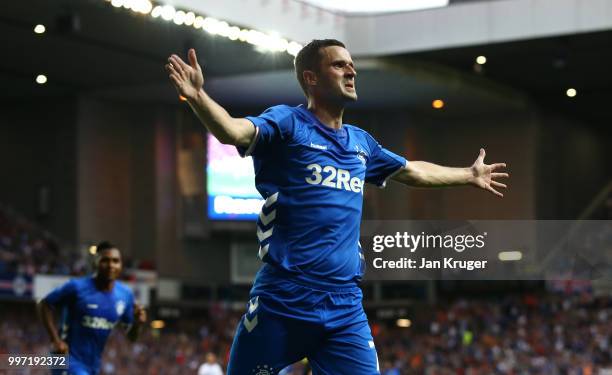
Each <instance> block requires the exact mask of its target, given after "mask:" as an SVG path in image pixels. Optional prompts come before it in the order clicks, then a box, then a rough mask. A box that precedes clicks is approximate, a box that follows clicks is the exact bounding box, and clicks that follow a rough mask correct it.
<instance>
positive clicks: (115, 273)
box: [98, 249, 122, 281]
mask: <svg viewBox="0 0 612 375" xmlns="http://www.w3.org/2000/svg"><path fill="white" fill-rule="evenodd" d="M121 267H122V264H121V254H120V253H119V250H117V249H109V250H105V251H104V252H102V254H101V255H100V260H99V261H98V275H99V276H101V277H102V278H103V279H105V280H110V281H112V280H116V279H117V278H118V277H119V275H120V274H121Z"/></svg>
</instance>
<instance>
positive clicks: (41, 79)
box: [36, 74, 47, 85]
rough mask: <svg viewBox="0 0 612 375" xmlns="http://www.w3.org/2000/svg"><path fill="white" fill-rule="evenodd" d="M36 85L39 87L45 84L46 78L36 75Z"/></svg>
mask: <svg viewBox="0 0 612 375" xmlns="http://www.w3.org/2000/svg"><path fill="white" fill-rule="evenodd" d="M36 83H38V84H39V85H44V84H45V83H47V76H46V75H44V74H39V75H37V76H36Z"/></svg>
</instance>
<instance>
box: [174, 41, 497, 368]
mask: <svg viewBox="0 0 612 375" xmlns="http://www.w3.org/2000/svg"><path fill="white" fill-rule="evenodd" d="M166 70H167V72H168V74H169V78H170V80H171V82H172V83H173V84H174V86H175V88H176V89H177V91H178V93H179V94H180V95H182V96H184V97H185V98H187V102H188V103H189V105H190V106H191V108H192V109H193V111H194V112H195V114H196V115H197V116H198V117H199V119H200V120H201V122H202V123H203V124H204V125H205V126H206V127H207V128H208V130H209V131H210V132H211V133H212V134H213V135H214V136H215V137H217V138H218V139H219V141H221V142H222V143H225V144H231V145H235V146H236V147H237V148H238V151H239V152H240V154H241V155H252V156H253V163H254V168H255V185H256V187H257V190H258V191H259V192H260V193H261V195H262V196H263V197H264V198H265V204H264V205H263V207H262V211H261V214H260V215H259V220H258V221H257V237H258V239H259V241H260V247H259V253H258V255H259V258H261V260H262V261H263V262H264V264H263V266H262V268H261V269H260V270H259V272H258V274H257V277H256V279H255V282H254V285H253V288H252V289H251V295H250V298H251V299H250V301H249V302H248V304H247V311H246V313H245V314H244V316H243V317H242V319H241V321H240V324H239V326H238V329H237V331H236V335H235V338H234V343H233V345H232V350H231V354H230V363H229V366H228V374H229V375H246V374H254V375H265V374H276V373H278V371H280V370H281V369H282V368H283V367H285V366H287V365H289V364H290V363H293V362H296V361H298V360H300V359H302V358H304V357H307V358H308V360H309V362H310V364H311V366H312V370H313V374H333V375H339V374H347V375H371V374H379V369H378V367H379V366H378V359H377V355H376V349H375V346H374V341H373V339H372V334H371V332H370V328H369V326H368V322H367V318H366V315H365V313H364V311H363V307H362V304H361V301H362V293H361V289H360V288H359V287H358V282H359V281H360V280H361V277H362V275H363V271H364V266H365V262H364V257H363V253H362V250H361V247H360V245H359V225H360V220H361V209H362V201H363V189H364V183H365V182H367V183H370V184H374V185H378V186H380V187H383V186H385V183H386V181H387V180H388V179H390V178H392V179H394V180H395V181H398V182H401V183H404V184H406V185H411V186H423V187H433V186H451V185H473V186H475V187H478V188H481V189H484V190H486V191H489V192H491V193H493V194H495V195H498V196H502V194H501V193H500V192H499V191H498V189H499V188H505V187H506V185H504V184H502V183H501V182H498V181H496V179H498V178H500V177H508V174H507V173H502V172H499V170H500V169H502V168H504V167H505V164H503V163H498V164H492V165H487V164H484V157H485V151H484V150H483V149H481V150H480V154H479V156H478V158H477V159H476V161H475V162H474V164H473V165H472V166H470V167H467V168H450V167H443V166H439V165H435V164H432V163H427V162H423V161H411V162H407V161H406V159H404V158H403V157H401V156H398V155H395V154H394V153H392V152H390V151H388V150H386V149H384V148H383V147H382V146H381V145H380V144H379V143H378V142H376V140H375V139H374V138H373V137H372V136H371V135H370V134H368V133H367V132H365V131H363V130H361V129H359V128H357V127H355V126H353V125H348V124H343V123H342V115H343V113H344V107H345V103H347V102H352V101H355V100H357V91H356V86H355V77H356V76H357V72H356V70H355V66H354V64H353V60H352V59H351V55H350V54H349V52H348V51H347V49H346V48H345V46H344V44H343V43H341V42H339V41H337V40H331V39H326V40H313V41H312V42H310V43H309V44H308V45H306V46H305V47H304V48H303V49H302V50H301V51H300V52H299V53H298V55H297V57H296V59H295V71H296V74H297V79H298V81H299V83H300V85H301V87H302V89H303V91H304V94H305V95H306V98H307V101H308V104H307V106H297V107H290V106H286V105H279V106H275V107H271V108H269V109H268V110H266V111H265V112H264V113H262V114H261V115H259V116H257V117H246V118H234V117H232V116H230V115H229V114H228V113H227V111H226V110H225V109H223V108H222V107H221V106H220V105H219V104H217V103H215V101H213V99H211V98H210V97H209V96H208V95H207V93H206V91H205V90H204V88H203V85H204V77H203V74H202V69H201V67H200V66H199V64H198V61H197V58H196V53H195V51H194V50H193V49H191V50H189V52H188V63H185V62H184V61H183V60H182V59H181V58H180V57H178V56H176V55H171V56H170V57H169V59H168V64H167V65H166Z"/></svg>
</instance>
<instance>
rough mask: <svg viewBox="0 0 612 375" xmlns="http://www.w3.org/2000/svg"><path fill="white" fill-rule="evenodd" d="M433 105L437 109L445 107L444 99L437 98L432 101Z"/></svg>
mask: <svg viewBox="0 0 612 375" xmlns="http://www.w3.org/2000/svg"><path fill="white" fill-rule="evenodd" d="M431 106H432V107H434V108H435V109H442V108H443V107H444V100H442V99H436V100H434V101H433V102H432V103H431Z"/></svg>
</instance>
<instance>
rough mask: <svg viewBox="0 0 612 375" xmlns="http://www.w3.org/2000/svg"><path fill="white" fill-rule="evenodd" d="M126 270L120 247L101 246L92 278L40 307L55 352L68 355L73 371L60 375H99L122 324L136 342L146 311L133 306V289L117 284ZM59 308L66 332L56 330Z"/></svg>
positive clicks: (69, 286)
mask: <svg viewBox="0 0 612 375" xmlns="http://www.w3.org/2000/svg"><path fill="white" fill-rule="evenodd" d="M121 266H122V263H121V253H120V252H119V249H117V248H116V247H115V246H114V245H113V244H111V243H110V242H102V243H100V244H99V245H98V246H97V252H96V273H95V274H94V275H93V277H92V276H87V277H82V278H78V279H73V280H70V281H69V282H67V283H66V284H64V285H62V286H61V287H59V288H57V289H55V290H53V291H52V292H51V293H49V295H47V296H46V297H45V298H44V299H43V300H42V301H40V303H39V304H38V309H39V314H40V318H41V320H42V322H43V324H44V326H45V328H46V329H47V332H48V333H49V336H50V337H51V342H52V344H53V349H54V352H55V353H58V354H68V355H69V358H68V362H69V369H68V370H61V371H55V373H56V374H65V373H67V374H75V375H91V374H97V373H98V371H99V368H100V358H101V356H102V351H103V350H104V345H105V344H106V339H107V338H108V335H109V334H110V332H111V330H112V329H113V328H114V327H115V325H116V324H117V323H121V324H122V325H123V326H124V328H125V330H126V333H127V337H128V338H129V339H130V340H131V341H135V340H136V339H137V338H138V335H139V333H140V330H141V328H142V326H143V324H144V323H145V322H146V320H147V316H146V311H145V310H144V309H143V308H141V307H140V306H138V305H135V304H134V296H133V294H132V291H131V290H130V289H129V288H128V287H127V286H126V285H124V284H122V283H121V282H119V281H117V278H118V277H119V274H120V273H121ZM55 309H57V310H60V311H61V313H62V322H61V332H58V330H57V329H56V327H55V323H54V318H53V311H54V310H55Z"/></svg>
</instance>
